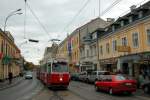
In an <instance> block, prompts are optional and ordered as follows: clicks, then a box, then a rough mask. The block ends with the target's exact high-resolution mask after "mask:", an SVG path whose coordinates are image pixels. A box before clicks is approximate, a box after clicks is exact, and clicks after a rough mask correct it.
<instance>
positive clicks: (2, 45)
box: [1, 41, 4, 53]
mask: <svg viewBox="0 0 150 100" xmlns="http://www.w3.org/2000/svg"><path fill="white" fill-rule="evenodd" d="M1 51H2V53H4V41H2V44H1Z"/></svg>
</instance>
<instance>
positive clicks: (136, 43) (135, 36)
mask: <svg viewBox="0 0 150 100" xmlns="http://www.w3.org/2000/svg"><path fill="white" fill-rule="evenodd" d="M132 42H133V47H135V48H137V47H138V46H139V39H138V33H137V32H136V33H133V34H132Z"/></svg>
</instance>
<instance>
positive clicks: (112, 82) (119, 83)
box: [95, 75, 136, 94]
mask: <svg viewBox="0 0 150 100" xmlns="http://www.w3.org/2000/svg"><path fill="white" fill-rule="evenodd" d="M100 78H101V79H100V80H98V81H96V82H95V89H96V90H103V91H106V92H109V94H115V93H124V92H127V93H133V92H135V91H136V80H133V79H132V80H130V79H126V78H125V77H124V76H122V75H103V76H101V77H100Z"/></svg>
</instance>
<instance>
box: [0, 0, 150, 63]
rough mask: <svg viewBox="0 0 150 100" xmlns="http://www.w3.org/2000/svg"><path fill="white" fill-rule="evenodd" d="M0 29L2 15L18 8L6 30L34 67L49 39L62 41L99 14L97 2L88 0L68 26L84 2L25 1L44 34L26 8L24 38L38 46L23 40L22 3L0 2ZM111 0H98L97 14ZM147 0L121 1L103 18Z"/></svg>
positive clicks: (3, 19)
mask: <svg viewBox="0 0 150 100" xmlns="http://www.w3.org/2000/svg"><path fill="white" fill-rule="evenodd" d="M0 1H1V3H0V28H1V29H3V27H4V21H5V18H6V16H7V15H8V14H9V13H10V12H12V11H14V10H16V9H19V8H21V9H22V11H21V12H22V13H23V14H22V15H15V16H12V17H11V18H9V20H8V22H7V27H6V30H8V31H10V32H11V33H12V35H13V36H14V38H15V43H16V44H17V46H18V47H19V48H20V49H21V52H22V55H23V56H24V57H25V59H26V60H27V61H31V62H33V63H34V64H38V62H39V60H41V59H42V57H43V53H44V49H45V47H46V46H50V45H51V42H48V41H49V40H50V39H52V38H58V39H60V40H63V39H64V38H65V37H66V36H67V33H69V34H70V33H71V32H72V31H73V30H74V29H76V28H77V27H79V26H81V25H83V24H85V23H87V22H89V21H90V20H91V19H94V18H96V17H98V15H99V9H98V8H99V3H98V2H99V0H90V2H89V3H88V5H87V6H86V7H85V8H84V9H83V10H82V12H81V13H80V14H79V15H78V16H77V17H76V19H75V20H74V21H73V23H72V24H71V25H69V27H67V28H66V29H64V28H65V26H66V25H67V24H68V23H69V22H70V21H71V20H72V18H73V17H74V16H75V15H76V13H77V12H78V11H79V10H80V9H81V8H82V7H83V5H84V4H85V3H86V2H87V0H27V2H28V4H29V5H30V7H31V9H32V10H33V11H34V13H35V14H36V15H37V16H38V18H39V20H40V21H41V23H42V24H43V25H44V27H45V29H46V31H47V32H48V33H47V32H45V31H44V30H43V28H42V27H41V26H40V25H39V23H38V21H37V20H36V19H35V17H34V16H33V15H32V13H31V12H30V10H29V9H28V8H27V16H26V33H25V37H26V38H27V39H29V38H31V39H37V40H39V43H29V42H28V43H25V41H26V40H27V39H25V38H24V12H25V11H24V9H25V3H24V0H0ZM114 1H115V0H101V12H102V11H104V10H105V9H106V8H107V7H108V6H110V5H111V4H112V3H113V2H114ZM143 1H144V2H147V1H149V0H122V1H121V2H120V3H118V4H117V5H116V6H115V7H113V8H112V9H111V10H110V11H109V12H107V13H106V14H105V15H103V16H101V17H102V18H103V19H104V20H105V19H106V18H118V17H119V16H121V15H122V14H123V13H124V12H126V11H128V10H129V7H130V6H131V5H133V4H134V5H137V4H139V3H141V2H142V3H144V2H143Z"/></svg>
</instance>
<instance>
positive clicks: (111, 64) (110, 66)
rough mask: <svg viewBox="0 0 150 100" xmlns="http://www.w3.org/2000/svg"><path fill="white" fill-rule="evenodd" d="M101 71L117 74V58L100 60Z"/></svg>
mask: <svg viewBox="0 0 150 100" xmlns="http://www.w3.org/2000/svg"><path fill="white" fill-rule="evenodd" d="M100 69H101V70H105V71H110V72H116V69H117V58H110V59H104V60H100Z"/></svg>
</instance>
